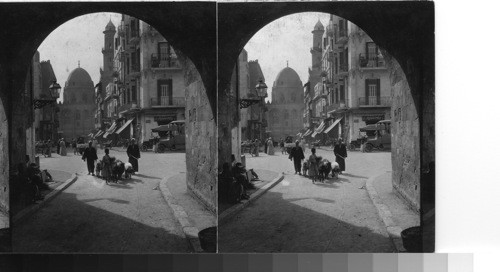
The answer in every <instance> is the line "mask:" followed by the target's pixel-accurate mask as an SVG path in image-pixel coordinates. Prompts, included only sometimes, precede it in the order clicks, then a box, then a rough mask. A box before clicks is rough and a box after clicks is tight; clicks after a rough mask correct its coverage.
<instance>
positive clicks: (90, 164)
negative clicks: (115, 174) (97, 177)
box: [82, 142, 97, 176]
mask: <svg viewBox="0 0 500 272" xmlns="http://www.w3.org/2000/svg"><path fill="white" fill-rule="evenodd" d="M82 160H84V161H85V160H87V170H88V171H89V173H88V174H89V175H90V174H92V176H93V175H94V168H95V164H94V163H95V161H96V160H97V150H95V148H94V147H93V146H92V142H89V146H88V147H87V148H85V151H83V156H82Z"/></svg>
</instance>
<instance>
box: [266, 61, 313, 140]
mask: <svg viewBox="0 0 500 272" xmlns="http://www.w3.org/2000/svg"><path fill="white" fill-rule="evenodd" d="M271 97H272V101H271V102H268V103H267V105H266V106H267V108H268V110H269V111H268V115H269V116H268V120H269V122H268V124H269V135H270V136H271V137H272V138H273V140H275V141H277V140H279V139H280V138H283V139H284V138H285V137H287V136H295V135H297V133H299V132H300V131H301V130H302V129H303V127H304V126H303V119H302V117H303V113H304V89H303V85H302V81H301V80H300V78H299V75H298V74H297V72H295V70H293V69H292V68H290V67H288V66H287V67H285V68H283V69H282V70H281V71H280V72H279V73H278V75H277V76H276V80H275V81H274V83H273V87H272V94H271Z"/></svg>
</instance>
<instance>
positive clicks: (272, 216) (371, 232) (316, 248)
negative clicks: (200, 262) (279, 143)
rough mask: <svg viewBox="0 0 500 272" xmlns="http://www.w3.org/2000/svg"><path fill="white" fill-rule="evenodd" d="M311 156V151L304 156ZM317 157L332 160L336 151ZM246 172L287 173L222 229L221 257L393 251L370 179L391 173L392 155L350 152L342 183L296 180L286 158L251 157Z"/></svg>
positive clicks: (281, 156)
mask: <svg viewBox="0 0 500 272" xmlns="http://www.w3.org/2000/svg"><path fill="white" fill-rule="evenodd" d="M309 155H310V149H308V150H307V154H306V156H307V157H308V156H309ZM318 155H320V156H322V157H324V158H328V159H329V160H331V161H333V160H334V156H333V152H332V151H331V149H330V150H319V151H318ZM246 159H247V167H248V168H258V169H272V170H273V171H279V172H283V173H284V174H285V178H284V180H283V181H282V182H281V183H279V184H278V185H276V186H275V187H274V188H272V189H271V190H270V191H268V192H267V193H266V194H264V196H262V197H261V198H260V199H258V200H257V201H256V202H255V203H252V204H250V205H249V206H248V207H247V208H245V210H243V211H242V212H241V213H240V214H238V215H236V216H235V217H234V218H232V219H230V221H228V222H227V223H226V224H224V225H222V226H219V251H220V252H392V251H393V250H394V249H393V247H392V244H391V241H390V239H389V238H388V236H387V232H386V231H385V226H384V224H383V222H382V221H381V219H380V218H379V216H378V214H377V210H376V209H375V206H374V205H373V204H372V202H371V200H370V198H369V195H368V193H367V191H366V190H365V189H364V186H365V183H366V180H367V179H368V178H369V177H371V176H373V175H378V174H382V173H385V172H387V171H390V170H391V154H390V152H374V153H360V152H359V151H356V152H349V154H348V158H347V161H346V164H347V169H346V172H345V173H344V174H343V175H340V178H339V179H338V180H334V179H330V180H329V181H327V182H326V183H324V184H322V183H316V184H313V183H312V182H311V180H309V179H307V178H305V177H302V176H300V175H294V170H293V164H292V162H291V161H290V160H288V156H287V155H281V152H277V153H276V155H275V156H267V155H262V156H260V157H254V158H252V157H248V156H247V158H246Z"/></svg>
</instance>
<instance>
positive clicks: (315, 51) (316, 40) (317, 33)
mask: <svg viewBox="0 0 500 272" xmlns="http://www.w3.org/2000/svg"><path fill="white" fill-rule="evenodd" d="M323 33H325V28H324V27H323V24H322V23H321V21H320V20H319V19H318V22H317V23H316V25H315V26H314V30H313V31H312V34H313V46H312V48H311V55H312V56H311V57H312V69H313V70H315V68H317V69H321V54H322V49H321V41H322V40H323Z"/></svg>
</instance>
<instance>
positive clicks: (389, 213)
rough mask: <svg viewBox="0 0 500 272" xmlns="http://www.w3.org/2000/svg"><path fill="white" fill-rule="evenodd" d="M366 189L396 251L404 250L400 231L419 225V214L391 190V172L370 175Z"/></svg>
mask: <svg viewBox="0 0 500 272" xmlns="http://www.w3.org/2000/svg"><path fill="white" fill-rule="evenodd" d="M366 189H367V191H368V194H369V195H370V198H371V199H372V201H373V204H374V205H375V206H376V208H377V210H378V213H379V215H380V217H381V218H382V220H383V221H384V224H385V225H386V228H387V232H388V233H389V236H390V238H391V240H392V241H393V243H394V245H395V246H396V248H397V250H398V252H404V251H406V250H405V249H404V247H403V246H402V241H401V231H402V230H404V229H407V228H410V227H414V226H420V216H419V214H418V213H417V212H416V211H414V210H412V209H410V207H409V206H408V204H406V203H405V202H404V201H403V200H402V199H401V198H400V197H398V196H397V195H396V194H395V193H394V192H393V189H392V172H390V171H388V172H386V173H383V174H381V175H378V176H375V177H371V178H370V179H369V180H368V181H367V183H366Z"/></svg>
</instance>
